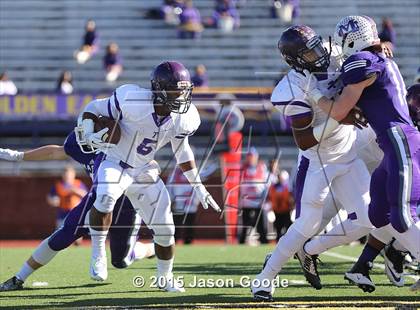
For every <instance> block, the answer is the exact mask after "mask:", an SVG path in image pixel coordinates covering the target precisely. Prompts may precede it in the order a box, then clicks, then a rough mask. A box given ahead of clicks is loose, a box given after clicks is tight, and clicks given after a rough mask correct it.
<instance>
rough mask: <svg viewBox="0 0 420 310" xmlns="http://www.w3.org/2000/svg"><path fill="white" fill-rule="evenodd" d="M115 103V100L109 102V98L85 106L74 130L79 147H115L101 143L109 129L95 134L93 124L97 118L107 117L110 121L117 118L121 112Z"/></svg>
mask: <svg viewBox="0 0 420 310" xmlns="http://www.w3.org/2000/svg"><path fill="white" fill-rule="evenodd" d="M114 93H115V92H114ZM117 102H118V101H117V100H116V99H114V100H113V101H111V98H105V99H96V100H93V101H91V102H89V103H88V104H87V105H86V107H85V108H84V109H83V111H82V112H81V113H80V115H79V117H78V120H77V127H76V128H75V131H76V135H77V142H78V143H79V145H81V146H82V147H83V146H85V145H88V146H90V147H91V148H92V149H102V148H110V147H114V146H115V144H111V143H106V142H104V141H103V136H104V135H105V134H106V133H107V132H108V130H109V128H104V129H102V130H100V131H98V132H95V122H96V121H97V120H98V118H99V116H107V117H110V118H111V119H115V118H114V116H117V117H119V115H120V113H121V111H120V108H119V104H118V105H117ZM118 110H119V112H118Z"/></svg>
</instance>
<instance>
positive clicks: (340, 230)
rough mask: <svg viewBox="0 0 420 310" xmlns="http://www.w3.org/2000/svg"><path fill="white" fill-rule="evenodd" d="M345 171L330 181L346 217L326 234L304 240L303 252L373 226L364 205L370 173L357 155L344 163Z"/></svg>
mask: <svg viewBox="0 0 420 310" xmlns="http://www.w3.org/2000/svg"><path fill="white" fill-rule="evenodd" d="M348 168H349V169H348V171H347V172H346V173H345V174H343V175H341V176H338V177H336V178H335V179H334V180H333V182H332V191H333V194H334V196H335V199H337V200H338V201H340V202H341V204H342V206H343V207H344V209H345V210H346V211H347V213H348V219H347V220H345V221H344V222H342V223H341V224H339V225H336V226H335V227H333V229H331V230H330V231H329V232H328V233H327V234H323V235H321V236H319V237H318V238H314V239H313V240H311V241H310V242H308V243H307V244H305V248H304V250H305V252H306V253H308V254H310V255H317V254H321V253H322V252H325V251H326V250H328V249H330V248H334V247H336V246H339V245H343V244H347V243H350V242H352V241H354V240H357V239H359V238H361V237H363V236H366V235H367V234H368V233H369V232H370V231H371V230H372V228H373V226H372V224H371V223H370V221H369V216H368V205H369V202H370V196H369V181H370V175H369V173H368V171H367V169H366V167H365V165H364V164H363V162H362V161H361V160H359V159H357V160H355V161H354V162H353V163H351V164H350V165H349V167H348Z"/></svg>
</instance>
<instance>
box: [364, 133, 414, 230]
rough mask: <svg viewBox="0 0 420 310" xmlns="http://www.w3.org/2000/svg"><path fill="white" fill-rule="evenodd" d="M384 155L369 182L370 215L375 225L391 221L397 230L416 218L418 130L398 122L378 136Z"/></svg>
mask: <svg viewBox="0 0 420 310" xmlns="http://www.w3.org/2000/svg"><path fill="white" fill-rule="evenodd" d="M378 143H379V146H380V147H381V149H382V150H383V151H384V158H383V160H382V162H381V164H380V165H379V167H378V168H377V169H376V170H375V171H374V172H373V174H372V179H371V182H370V196H371V203H370V205H369V219H370V221H371V222H372V224H373V225H375V226H376V227H382V226H385V225H387V224H389V223H391V225H392V227H393V228H394V229H395V230H397V231H398V232H400V233H403V232H405V231H406V230H407V229H408V227H409V226H411V224H412V223H415V222H417V221H418V216H417V208H418V207H419V204H420V203H419V202H420V132H419V131H418V130H417V129H416V128H414V127H411V126H409V125H399V126H395V127H392V128H390V129H388V130H387V132H386V134H383V135H381V136H380V137H378Z"/></svg>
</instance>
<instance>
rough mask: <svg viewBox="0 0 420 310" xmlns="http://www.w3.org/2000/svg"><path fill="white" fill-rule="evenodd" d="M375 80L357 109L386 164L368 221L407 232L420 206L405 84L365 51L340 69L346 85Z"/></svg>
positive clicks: (419, 173) (416, 136)
mask: <svg viewBox="0 0 420 310" xmlns="http://www.w3.org/2000/svg"><path fill="white" fill-rule="evenodd" d="M374 74H376V80H375V82H374V83H373V84H372V85H370V86H369V87H367V88H366V89H365V90H364V91H363V93H362V95H361V97H360V99H359V101H358V103H357V106H359V107H360V108H361V109H362V110H363V113H364V115H365V116H366V118H367V119H368V121H369V124H370V125H371V127H372V128H373V130H374V131H375V133H376V136H377V141H378V144H379V147H380V148H381V149H382V150H383V152H384V158H383V160H382V162H381V164H380V165H379V167H378V168H377V169H376V170H375V171H374V172H373V175H372V179H371V183H370V196H371V203H370V206H369V218H370V220H371V222H372V223H373V224H374V225H375V226H376V227H382V226H385V225H387V224H388V223H391V225H392V226H393V227H394V229H396V230H397V231H398V232H400V233H402V232H405V231H406V230H407V229H408V228H409V227H410V226H411V225H412V224H413V223H414V222H416V221H417V220H418V218H417V216H416V208H417V206H418V205H419V202H420V133H419V131H418V130H417V129H416V128H415V127H414V125H413V122H412V120H411V119H410V115H409V111H408V105H407V102H406V99H405V96H406V91H405V89H406V88H405V85H404V81H403V79H402V77H401V74H400V72H399V69H398V66H397V65H396V64H395V62H394V61H392V60H391V59H388V58H385V57H383V56H382V55H380V54H376V53H371V52H367V51H363V52H359V53H356V54H353V55H352V56H350V57H349V58H348V59H346V61H345V62H344V64H343V67H342V75H341V78H342V80H343V83H344V85H349V84H356V83H359V82H361V81H363V80H366V79H367V78H369V77H370V76H372V75H374Z"/></svg>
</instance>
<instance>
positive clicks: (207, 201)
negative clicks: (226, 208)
mask: <svg viewBox="0 0 420 310" xmlns="http://www.w3.org/2000/svg"><path fill="white" fill-rule="evenodd" d="M194 192H195V194H196V195H197V196H198V199H200V202H201V205H202V206H203V208H204V209H208V208H209V205H210V207H212V208H213V209H214V210H216V211H217V212H221V211H222V210H221V209H220V207H219V205H218V204H217V202H216V201H215V200H214V199H213V197H212V196H211V195H210V193H209V192H208V191H207V189H206V188H205V187H204V185H203V184H200V185H197V186H194Z"/></svg>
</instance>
